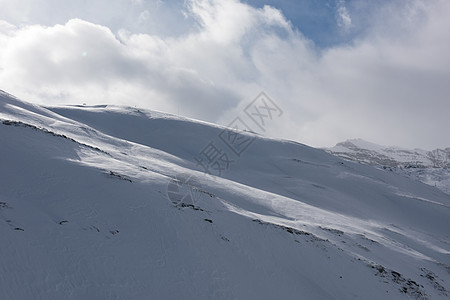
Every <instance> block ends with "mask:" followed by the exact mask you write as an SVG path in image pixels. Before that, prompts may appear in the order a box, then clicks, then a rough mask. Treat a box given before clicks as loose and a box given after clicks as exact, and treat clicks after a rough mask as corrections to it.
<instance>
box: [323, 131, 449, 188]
mask: <svg viewBox="0 0 450 300" xmlns="http://www.w3.org/2000/svg"><path fill="white" fill-rule="evenodd" d="M325 150H326V151H328V152H330V153H332V154H334V155H337V156H339V157H342V158H344V159H347V160H352V161H357V162H361V163H364V164H367V165H370V166H375V167H378V168H382V169H384V170H389V171H393V172H395V173H397V174H401V175H404V176H408V177H410V178H411V179H413V180H418V181H421V182H423V183H426V184H428V185H432V186H435V187H437V188H439V189H441V190H442V191H444V192H446V193H448V194H450V148H446V149H435V150H433V151H425V150H421V149H414V150H409V149H403V148H399V147H383V146H380V145H376V144H373V143H370V142H367V141H364V140H362V139H353V140H347V141H345V142H342V143H338V144H336V146H334V147H332V148H328V149H325Z"/></svg>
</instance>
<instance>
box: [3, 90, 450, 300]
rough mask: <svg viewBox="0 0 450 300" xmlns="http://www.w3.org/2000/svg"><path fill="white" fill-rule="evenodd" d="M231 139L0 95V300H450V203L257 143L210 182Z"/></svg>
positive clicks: (157, 118)
mask: <svg viewBox="0 0 450 300" xmlns="http://www.w3.org/2000/svg"><path fill="white" fill-rule="evenodd" d="M228 130H230V129H227V128H225V127H221V126H216V125H211V124H206V123H201V122H197V121H195V120H187V119H185V118H178V117H176V116H168V115H166V114H164V113H157V112H151V111H144V110H139V109H136V108H124V107H108V106H98V107H83V106H80V107H68V106H58V107H56V106H55V107H43V106H39V105H34V104H30V103H26V102H24V101H21V100H19V99H17V98H13V97H11V96H9V95H8V94H4V93H3V94H0V167H1V172H0V183H1V186H0V187H1V188H0V234H1V236H2V239H3V240H4V241H7V243H4V246H2V247H0V257H4V258H7V259H3V260H0V298H7V299H26V298H45V299H55V298H69V299H80V298H83V299H111V298H134V299H147V298H149V297H153V298H184V299H210V298H215V299H230V298H237V299H247V298H260V299H270V298H272V299H273V298H277V297H278V298H279V297H282V298H284V299H298V298H299V297H304V298H309V299H329V298H348V297H350V296H352V297H359V298H364V299H379V298H391V299H399V298H400V299H402V298H403V299H408V298H417V299H422V298H427V297H433V298H437V299H445V298H446V297H447V296H448V294H449V290H450V288H449V283H450V275H449V274H450V258H449V257H450V256H449V255H450V246H449V245H450V244H449V242H448V241H449V237H450V233H449V232H448V228H450V197H449V196H448V195H447V194H445V193H443V192H440V191H439V190H437V189H435V188H433V187H430V186H427V185H425V184H422V183H420V182H415V181H411V180H410V179H408V178H405V177H402V176H399V175H397V174H394V173H392V172H384V171H383V170H378V169H376V168H373V167H370V166H364V165H361V164H358V163H353V162H348V161H345V160H342V159H340V158H338V157H335V156H333V155H331V154H329V153H326V152H325V151H323V150H320V149H315V148H312V147H309V146H306V145H302V144H299V143H296V142H291V141H283V140H277V139H269V138H264V137H261V136H259V135H254V134H252V133H249V132H239V134H240V137H241V138H249V137H250V138H252V139H254V140H253V142H252V144H251V145H250V146H249V147H248V148H246V149H245V151H244V152H242V153H240V156H232V155H233V153H232V152H230V151H228V152H227V154H228V155H229V158H231V159H233V162H232V163H230V166H229V168H228V169H225V170H223V172H222V174H220V176H215V175H208V174H205V172H204V170H203V169H202V168H201V167H200V166H199V164H198V162H197V161H196V160H195V158H196V157H197V156H198V155H199V154H200V153H201V152H202V151H203V150H204V149H205V146H207V145H209V143H211V142H213V143H214V144H215V145H216V146H217V147H219V146H222V148H221V150H222V151H223V152H225V151H226V150H227V148H226V147H225V146H226V145H224V144H223V140H221V139H220V136H221V134H222V133H223V132H224V131H225V132H226V133H227V132H228ZM233 134H235V132H233ZM186 192H187V193H186Z"/></svg>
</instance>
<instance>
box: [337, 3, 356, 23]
mask: <svg viewBox="0 0 450 300" xmlns="http://www.w3.org/2000/svg"><path fill="white" fill-rule="evenodd" d="M336 6H337V7H336V20H337V24H338V26H339V27H342V28H343V29H344V30H348V29H349V28H350V27H352V19H351V17H350V14H349V13H348V10H347V7H345V1H344V0H338V1H337V4H336Z"/></svg>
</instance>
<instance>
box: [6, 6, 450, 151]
mask: <svg viewBox="0 0 450 300" xmlns="http://www.w3.org/2000/svg"><path fill="white" fill-rule="evenodd" d="M0 6H1V7H2V10H1V11H0V49H1V50H0V89H3V90H6V91H7V92H10V93H12V94H15V95H16V96H18V97H21V98H23V99H26V100H29V101H33V102H37V103H42V104H51V105H52V104H79V103H87V104H98V103H110V104H117V105H133V106H134V105H136V106H140V107H144V108H149V109H155V110H161V111H165V112H169V113H178V112H180V114H182V115H185V116H188V117H192V118H196V119H201V120H205V121H209V122H214V123H219V124H224V125H226V124H228V123H229V122H230V120H232V119H234V118H235V117H236V116H238V115H239V114H240V113H242V110H243V108H244V107H245V106H246V104H248V103H249V101H251V100H252V98H253V97H255V96H256V95H257V94H259V92H260V91H265V92H266V93H267V94H268V95H270V96H271V97H272V98H273V99H274V100H276V101H277V103H278V104H279V106H280V107H281V108H282V109H283V110H284V111H285V114H284V115H283V118H281V119H280V120H278V121H277V122H276V123H274V124H273V127H272V128H271V129H270V130H268V131H267V132H266V134H268V135H270V136H277V137H282V138H286V139H292V140H296V141H299V142H303V143H306V144H309V145H313V146H332V145H334V144H335V143H337V142H340V141H342V140H345V139H349V138H356V137H358V138H363V139H367V140H369V141H372V142H375V143H379V144H384V145H399V146H405V147H421V148H425V149H432V148H436V147H448V146H450V140H449V139H448V133H447V132H446V128H450V121H449V119H450V118H448V116H447V112H448V111H449V110H450V105H449V101H448V95H449V94H450V83H449V82H448V78H450V58H449V55H448V53H450V38H449V35H448V32H449V30H450V20H449V18H448V15H450V2H448V1H445V0H392V1H388V0H377V1H369V0H323V1H317V0H316V1H314V0H302V1H287V0H280V1H272V0H268V1H261V0H242V1H239V0H174V1H162V0H108V1H107V0H91V1H87V0H70V1H69V0H65V1H62V0H16V1H10V0H0Z"/></svg>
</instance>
